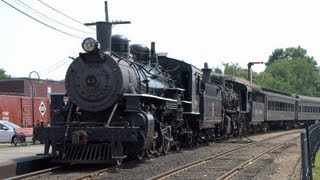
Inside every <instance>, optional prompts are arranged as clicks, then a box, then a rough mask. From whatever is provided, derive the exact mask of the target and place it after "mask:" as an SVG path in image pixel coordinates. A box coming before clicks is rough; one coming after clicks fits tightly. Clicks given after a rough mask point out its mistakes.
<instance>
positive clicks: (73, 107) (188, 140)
mask: <svg viewBox="0 0 320 180" xmlns="http://www.w3.org/2000/svg"><path fill="white" fill-rule="evenodd" d="M120 23H121V22H115V23H114V22H109V20H108V13H107V4H106V22H97V23H95V25H96V27H97V41H96V40H94V39H93V38H87V39H85V40H84V41H83V44H82V46H83V49H84V51H85V53H80V54H79V57H77V58H76V59H75V60H74V61H73V62H72V63H71V65H70V66H69V69H68V71H67V73H66V78H65V86H66V90H67V96H68V98H69V100H68V102H67V103H66V104H64V103H63V97H62V96H60V99H59V98H58V99H55V98H54V97H53V98H52V105H51V108H52V110H53V111H52V118H51V124H50V126H47V127H35V130H34V132H35V133H36V134H35V138H36V139H37V140H40V141H43V142H45V154H47V155H49V148H50V147H51V151H52V154H51V155H52V157H53V161H55V162H62V163H69V162H79V163H108V162H117V163H118V164H121V163H122V160H123V159H124V158H126V157H127V156H133V157H136V158H139V159H140V158H142V157H143V156H144V155H147V156H151V155H152V154H160V153H163V152H164V153H167V152H168V151H169V150H170V149H171V148H177V149H178V148H179V147H180V146H192V145H196V144H200V143H206V142H208V141H211V140H213V139H216V138H227V137H229V136H238V135H242V134H245V133H247V132H249V131H255V130H259V129H264V130H265V129H267V128H269V127H273V126H277V127H290V126H294V125H296V124H297V123H299V122H302V121H304V120H312V121H315V120H319V118H320V99H319V98H312V97H306V96H298V95H292V94H289V93H284V92H279V91H275V90H270V89H266V88H261V87H259V86H255V85H252V84H250V83H248V81H246V80H244V79H241V78H237V77H232V76H224V75H219V74H215V73H212V72H211V69H210V68H208V65H207V64H205V66H204V68H203V69H201V70H200V69H198V68H196V67H194V66H193V65H191V64H188V63H186V62H183V61H180V60H177V59H173V58H169V57H167V56H163V55H157V54H156V52H155V44H154V43H152V44H151V50H149V48H148V47H146V46H144V45H140V44H133V45H129V40H128V39H127V38H126V37H124V36H121V35H113V36H112V35H111V34H112V33H111V29H112V25H114V24H120Z"/></svg>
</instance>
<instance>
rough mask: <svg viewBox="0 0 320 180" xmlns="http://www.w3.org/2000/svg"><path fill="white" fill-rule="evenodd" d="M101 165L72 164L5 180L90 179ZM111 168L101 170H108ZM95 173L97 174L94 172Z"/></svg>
mask: <svg viewBox="0 0 320 180" xmlns="http://www.w3.org/2000/svg"><path fill="white" fill-rule="evenodd" d="M101 166H103V165H96V166H94V165H92V166H87V165H79V164H77V163H72V164H68V165H61V166H55V167H52V168H47V169H43V170H39V171H34V172H30V173H27V174H23V175H19V176H14V177H11V178H8V179H7V180H18V179H92V178H90V176H88V175H89V174H91V172H96V171H97V169H101ZM110 168H112V166H110V167H108V168H103V169H105V170H106V169H110ZM96 173H97V172H96Z"/></svg>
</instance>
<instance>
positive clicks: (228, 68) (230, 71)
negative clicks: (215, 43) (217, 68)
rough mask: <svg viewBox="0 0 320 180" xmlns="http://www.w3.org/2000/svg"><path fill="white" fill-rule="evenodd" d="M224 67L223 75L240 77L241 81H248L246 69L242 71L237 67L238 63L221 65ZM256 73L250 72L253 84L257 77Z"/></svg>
mask: <svg viewBox="0 0 320 180" xmlns="http://www.w3.org/2000/svg"><path fill="white" fill-rule="evenodd" d="M223 66H224V74H225V75H232V76H237V77H241V78H243V79H246V80H248V69H243V68H241V67H240V66H239V64H238V63H235V64H233V63H231V64H229V63H223ZM258 76H259V75H258V73H256V72H252V79H253V82H255V79H256V78H257V77H258Z"/></svg>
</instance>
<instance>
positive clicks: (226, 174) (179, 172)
mask: <svg viewBox="0 0 320 180" xmlns="http://www.w3.org/2000/svg"><path fill="white" fill-rule="evenodd" d="M294 133H297V132H288V133H285V134H281V135H278V136H274V137H270V138H267V139H263V140H260V141H256V142H252V143H249V144H246V145H243V146H240V147H237V148H234V149H231V150H228V151H225V152H222V153H219V154H216V155H213V156H210V157H207V158H205V159H201V160H198V161H194V162H191V163H189V164H186V165H183V166H179V167H177V168H174V169H171V170H169V171H166V172H164V173H161V174H159V175H156V176H154V177H151V178H149V179H150V180H154V179H169V178H179V177H183V178H188V176H187V177H186V176H185V174H187V173H188V174H192V170H193V169H196V168H197V169H198V170H195V171H199V169H200V170H201V167H203V166H206V168H208V167H210V166H212V165H213V166H212V167H210V169H211V171H215V170H214V169H216V170H218V171H219V173H216V174H215V175H216V176H217V175H218V176H217V177H212V176H210V175H208V178H209V176H210V178H209V179H219V180H222V179H230V178H232V177H233V176H235V175H236V174H238V173H239V172H241V171H243V170H244V169H246V168H247V167H249V166H250V165H251V164H253V163H254V162H255V161H257V160H259V159H260V158H262V157H263V156H264V155H266V154H268V153H269V152H271V151H273V150H275V149H277V148H280V147H281V146H283V145H284V144H286V143H288V142H289V141H292V140H294V139H296V138H298V137H300V135H299V136H295V137H293V138H290V139H287V140H285V141H284V142H281V143H276V145H272V147H270V148H268V149H267V150H263V151H262V152H260V153H258V154H255V155H254V156H252V155H251V156H252V157H251V158H247V159H246V160H239V161H241V163H240V164H239V163H238V165H236V166H233V168H229V169H228V170H226V169H220V170H219V165H217V164H215V162H214V161H217V160H219V159H220V161H221V160H222V159H223V158H225V161H226V162H225V163H227V160H231V159H232V158H234V157H236V156H240V154H241V153H243V152H244V150H245V149H246V148H247V149H248V148H250V147H252V146H257V145H259V144H261V143H265V142H266V141H272V140H275V139H276V138H281V137H283V136H287V135H291V134H294ZM239 151H242V152H241V153H239ZM232 154H235V156H232ZM226 156H229V158H230V157H231V158H230V159H229V158H228V157H227V158H226ZM243 161H244V162H243ZM219 163H220V167H221V166H223V165H222V164H223V162H219ZM214 164H215V165H214ZM200 166H201V167H200ZM214 166H215V167H214ZM231 166H232V165H231ZM190 172H191V173H190ZM221 172H222V174H221ZM211 173H212V172H211ZM219 174H221V175H219ZM194 178H196V177H194ZM198 178H199V177H198Z"/></svg>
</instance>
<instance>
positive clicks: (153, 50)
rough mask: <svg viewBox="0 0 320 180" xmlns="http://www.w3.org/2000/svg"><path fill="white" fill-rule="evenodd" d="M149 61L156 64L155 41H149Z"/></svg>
mask: <svg viewBox="0 0 320 180" xmlns="http://www.w3.org/2000/svg"><path fill="white" fill-rule="evenodd" d="M151 62H152V63H156V64H158V57H157V54H156V43H155V42H151Z"/></svg>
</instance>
